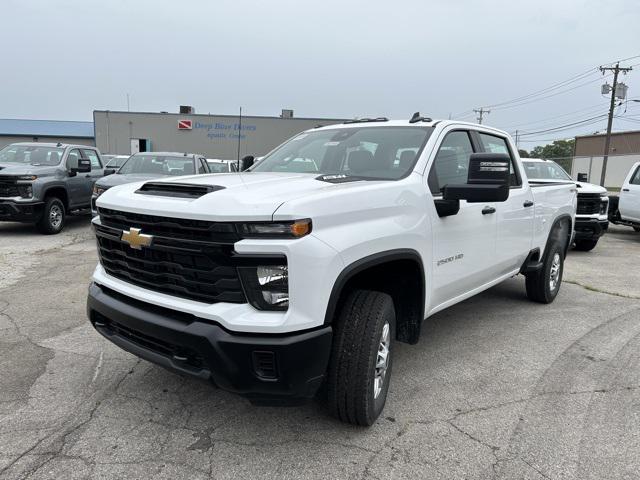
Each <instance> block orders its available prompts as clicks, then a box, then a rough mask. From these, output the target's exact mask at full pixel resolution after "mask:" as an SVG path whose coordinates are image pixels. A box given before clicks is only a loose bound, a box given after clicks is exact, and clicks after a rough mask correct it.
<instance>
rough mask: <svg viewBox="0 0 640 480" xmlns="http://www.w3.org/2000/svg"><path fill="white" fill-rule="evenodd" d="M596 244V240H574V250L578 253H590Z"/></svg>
mask: <svg viewBox="0 0 640 480" xmlns="http://www.w3.org/2000/svg"><path fill="white" fill-rule="evenodd" d="M597 244H598V240H597V239H596V240H576V247H575V248H576V250H579V251H580V252H590V251H591V250H593V249H594V248H596V245H597Z"/></svg>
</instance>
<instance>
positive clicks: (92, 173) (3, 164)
mask: <svg viewBox="0 0 640 480" xmlns="http://www.w3.org/2000/svg"><path fill="white" fill-rule="evenodd" d="M103 175H104V168H103V164H102V160H101V158H100V152H99V151H98V149H96V148H95V147H90V146H87V145H69V144H63V143H39V142H36V143H13V144H11V145H8V146H6V147H5V148H3V149H2V150H0V221H13V222H29V223H35V224H36V226H37V227H38V230H39V231H40V232H41V233H44V234H55V233H59V232H61V231H62V229H63V228H64V224H65V218H66V216H67V215H68V214H71V213H79V212H82V211H86V210H87V209H88V208H89V207H90V203H91V191H92V190H93V184H94V183H95V182H96V180H97V179H98V178H100V177H102V176H103Z"/></svg>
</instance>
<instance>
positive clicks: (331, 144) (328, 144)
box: [324, 142, 340, 147]
mask: <svg viewBox="0 0 640 480" xmlns="http://www.w3.org/2000/svg"><path fill="white" fill-rule="evenodd" d="M336 145H340V142H327V143H325V144H324V146H325V147H334V146H336Z"/></svg>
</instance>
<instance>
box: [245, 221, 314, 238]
mask: <svg viewBox="0 0 640 480" xmlns="http://www.w3.org/2000/svg"><path fill="white" fill-rule="evenodd" d="M236 228H237V229H238V233H240V235H242V236H243V237H244V238H300V237H304V236H305V235H308V234H309V233H311V220H309V219H308V218H306V219H304V220H293V221H287V222H251V223H238V224H236Z"/></svg>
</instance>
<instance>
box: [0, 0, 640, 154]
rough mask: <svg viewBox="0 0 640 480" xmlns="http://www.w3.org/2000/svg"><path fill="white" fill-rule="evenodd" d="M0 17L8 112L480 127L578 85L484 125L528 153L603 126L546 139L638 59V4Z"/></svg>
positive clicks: (175, 6) (67, 5)
mask: <svg viewBox="0 0 640 480" xmlns="http://www.w3.org/2000/svg"><path fill="white" fill-rule="evenodd" d="M0 11H1V12H2V28H0V45H2V53H3V55H2V64H3V68H2V74H1V75H0V118H34V119H60V120H91V119H92V111H93V110H94V109H109V110H126V108H127V103H126V95H127V93H129V95H130V99H131V101H130V107H131V110H135V111H161V110H166V111H170V112H175V111H177V108H178V105H180V104H188V105H193V106H194V107H195V108H196V112H197V113H207V112H211V113H220V114H234V113H236V112H237V111H238V107H239V106H242V107H243V112H244V113H246V114H249V115H278V114H279V113H280V110H281V109H282V108H291V109H293V110H294V111H295V115H296V116H305V117H349V118H350V117H353V116H365V115H375V116H379V115H386V116H389V117H393V118H408V117H409V116H410V115H411V114H412V113H413V112H414V111H416V110H420V112H422V113H423V114H425V115H430V116H433V117H438V118H447V117H449V115H453V116H454V117H464V118H465V119H468V120H473V119H474V114H472V113H469V111H470V110H472V109H473V108H476V107H480V106H484V105H494V104H497V103H502V102H504V101H509V100H511V99H514V98H518V97H522V96H525V95H528V94H530V93H532V92H537V91H539V90H542V89H545V88H546V87H550V86H553V85H555V84H558V83H560V82H563V81H565V80H569V79H571V78H573V80H572V81H570V82H568V83H566V84H563V85H561V86H560V87H559V88H556V89H552V90H548V91H545V92H543V94H540V95H538V96H535V97H526V98H525V99H524V100H521V101H520V102H516V103H510V104H507V105H503V106H502V108H498V107H494V108H492V112H491V113H490V114H489V115H488V116H486V119H485V123H487V124H490V125H494V126H497V127H500V128H504V129H506V130H508V131H513V130H515V129H516V128H519V129H520V131H521V132H523V131H524V132H525V133H529V135H528V136H526V135H525V136H523V137H521V138H522V139H523V141H528V142H527V143H521V146H522V147H524V148H530V147H531V146H532V145H535V144H536V143H545V142H544V140H547V139H553V138H558V137H562V136H565V135H566V136H571V135H573V134H576V133H587V132H593V131H595V130H598V129H603V128H605V126H606V120H605V119H604V118H603V119H595V120H594V123H590V124H589V123H585V124H581V125H578V126H577V127H576V128H574V129H572V130H565V131H560V132H558V131H552V132H549V133H547V132H544V133H535V132H539V131H541V130H547V129H550V128H554V127H557V126H561V125H565V124H568V123H574V122H578V121H581V120H585V119H589V118H592V117H594V116H597V115H600V114H605V113H606V111H607V99H606V98H605V97H603V96H602V95H601V94H600V85H601V83H602V79H601V75H600V74H598V73H597V72H596V67H597V66H599V65H601V64H605V63H609V62H612V61H615V60H617V59H624V58H628V57H634V56H636V55H640V5H639V4H638V0H607V1H598V0H553V1H549V0H537V1H527V2H524V1H523V2H521V1H516V0H506V1H498V0H483V1H471V0H446V1H445V0H440V1H436V0H433V1H426V0H396V1H394V2H392V1H379V0H342V1H338V0H322V1H306V0H286V1H285V0H268V1H267V0H233V1H225V0H215V1H214V0H180V1H177V0H176V1H168V0H135V1H132V0H128V1H124V0H108V1H106V0H101V1H95V0H55V1H52V0H2V6H1V7H0ZM623 63H624V65H635V64H638V66H637V67H636V69H635V70H634V71H633V72H631V73H630V74H629V75H627V76H626V77H625V78H623V81H624V82H626V83H627V84H628V85H629V87H630V88H629V97H631V98H640V57H638V58H632V59H630V60H628V61H626V62H623ZM589 69H593V70H592V71H591V72H588V70H589ZM581 74H584V76H578V75H581ZM564 90H569V91H566V92H564V93H561V92H563V91H564ZM556 93H557V95H556ZM549 94H554V96H551V97H549V98H541V97H544V96H548V95H549ZM505 107H508V108H505ZM624 108H625V106H624V105H623V106H622V107H620V108H619V109H618V113H619V114H620V115H623V116H626V117H628V118H630V119H626V120H622V119H620V120H619V119H616V124H615V127H616V128H617V129H628V128H636V129H638V128H640V123H638V122H640V103H629V105H628V108H627V111H626V113H625V112H624ZM632 115H635V116H636V118H635V119H634V118H633V116H632ZM531 140H533V141H531Z"/></svg>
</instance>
